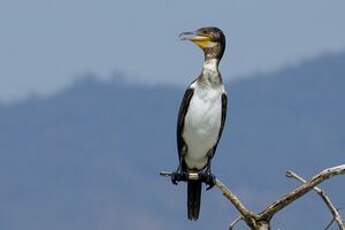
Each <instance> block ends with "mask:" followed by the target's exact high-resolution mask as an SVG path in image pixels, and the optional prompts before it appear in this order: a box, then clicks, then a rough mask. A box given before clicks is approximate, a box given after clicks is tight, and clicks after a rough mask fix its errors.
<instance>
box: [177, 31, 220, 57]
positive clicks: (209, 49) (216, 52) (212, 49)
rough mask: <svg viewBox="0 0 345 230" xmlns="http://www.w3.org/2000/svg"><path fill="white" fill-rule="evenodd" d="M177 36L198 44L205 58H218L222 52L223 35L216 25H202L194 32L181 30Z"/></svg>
mask: <svg viewBox="0 0 345 230" xmlns="http://www.w3.org/2000/svg"><path fill="white" fill-rule="evenodd" d="M179 37H180V38H181V40H189V41H192V42H193V43H195V44H196V45H197V46H199V47H200V48H201V49H202V50H203V51H204V54H205V58H206V59H211V58H216V59H218V60H220V59H221V58H222V56H223V54H224V50H225V36H224V33H223V32H222V31H221V30H220V29H218V28H217V27H203V28H200V29H198V30H196V31H194V32H183V33H180V35H179Z"/></svg>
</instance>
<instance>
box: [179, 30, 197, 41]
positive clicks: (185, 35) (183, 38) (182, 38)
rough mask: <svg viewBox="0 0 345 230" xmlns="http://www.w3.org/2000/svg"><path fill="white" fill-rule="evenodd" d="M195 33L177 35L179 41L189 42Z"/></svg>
mask: <svg viewBox="0 0 345 230" xmlns="http://www.w3.org/2000/svg"><path fill="white" fill-rule="evenodd" d="M195 35H196V34H195V32H182V33H180V34H179V35H178V37H179V38H180V40H181V41H185V40H191V39H192V38H193V37H194V36H195Z"/></svg>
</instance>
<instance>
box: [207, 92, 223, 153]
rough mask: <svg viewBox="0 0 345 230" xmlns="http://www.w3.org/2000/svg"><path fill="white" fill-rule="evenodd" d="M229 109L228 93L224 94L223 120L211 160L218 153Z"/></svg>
mask: <svg viewBox="0 0 345 230" xmlns="http://www.w3.org/2000/svg"><path fill="white" fill-rule="evenodd" d="M227 107H228V96H227V95H226V93H223V94H222V120H221V124H220V129H219V133H218V140H217V143H216V144H215V145H214V146H213V148H212V150H211V151H210V152H209V157H210V158H211V159H212V158H213V156H214V153H215V152H216V149H217V145H218V142H219V140H220V138H221V136H222V133H223V129H224V125H225V120H226V111H227Z"/></svg>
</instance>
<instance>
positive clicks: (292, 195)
mask: <svg viewBox="0 0 345 230" xmlns="http://www.w3.org/2000/svg"><path fill="white" fill-rule="evenodd" d="M341 174H345V164H342V165H338V166H335V167H332V168H328V169H325V170H323V171H321V172H320V173H318V174H317V175H315V176H314V177H313V178H311V179H310V180H309V181H307V182H306V183H305V184H303V185H301V186H299V187H297V188H296V189H294V190H292V191H291V192H289V193H286V194H284V195H283V196H282V197H281V198H280V199H278V200H276V201H274V202H272V203H271V204H270V205H268V206H267V207H266V208H265V209H264V210H263V211H262V212H261V213H260V214H259V218H260V219H263V220H271V218H272V217H273V215H274V214H276V213H277V212H279V211H280V210H282V209H283V208H285V207H286V206H288V205H289V204H291V203H292V202H293V201H295V200H297V199H298V198H300V197H301V196H303V195H304V194H306V193H307V192H309V191H310V190H312V189H313V188H314V187H315V186H316V185H318V184H320V183H321V182H323V181H325V180H327V179H329V178H330V177H333V176H336V175H341Z"/></svg>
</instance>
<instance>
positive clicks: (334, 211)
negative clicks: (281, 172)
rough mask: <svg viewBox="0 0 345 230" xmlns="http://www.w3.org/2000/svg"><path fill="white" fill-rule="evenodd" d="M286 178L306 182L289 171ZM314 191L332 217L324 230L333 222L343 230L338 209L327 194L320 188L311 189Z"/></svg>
mask: <svg viewBox="0 0 345 230" xmlns="http://www.w3.org/2000/svg"><path fill="white" fill-rule="evenodd" d="M286 176H287V177H289V178H294V179H296V180H298V181H300V182H302V183H306V182H307V181H306V180H305V179H303V178H302V177H300V176H299V175H297V173H295V172H293V171H291V170H289V171H287V172H286ZM313 189H314V191H315V192H316V193H317V194H319V195H320V197H321V198H322V200H323V201H324V202H325V204H326V205H327V207H328V209H329V210H330V212H331V214H332V216H333V219H332V220H331V222H330V223H329V224H328V225H327V227H326V229H328V228H329V227H330V226H331V225H332V224H333V222H334V221H336V222H337V224H338V227H339V229H340V230H345V224H344V222H343V220H342V218H341V215H340V213H339V212H338V209H337V208H336V207H335V206H334V205H333V203H332V201H331V199H330V198H329V197H328V196H327V194H326V193H325V192H324V191H323V190H321V189H320V188H318V187H314V188H313Z"/></svg>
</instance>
